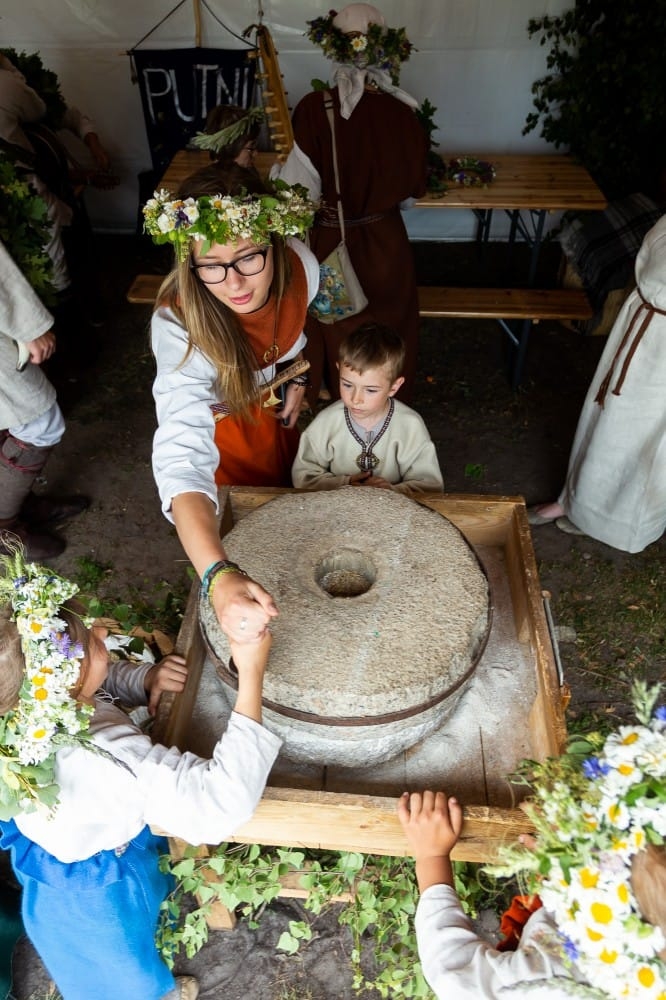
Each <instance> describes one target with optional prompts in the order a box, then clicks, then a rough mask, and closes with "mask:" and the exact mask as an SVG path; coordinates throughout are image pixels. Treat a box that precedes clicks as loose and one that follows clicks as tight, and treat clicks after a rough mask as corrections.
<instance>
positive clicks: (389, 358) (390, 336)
mask: <svg viewBox="0 0 666 1000" xmlns="http://www.w3.org/2000/svg"><path fill="white" fill-rule="evenodd" d="M338 362H339V364H340V368H342V366H343V365H347V367H348V368H351V369H352V371H355V372H358V373H359V375H362V374H363V372H365V371H367V370H368V369H369V368H384V367H385V368H386V369H387V375H388V378H389V382H391V384H393V382H395V380H396V379H397V378H399V377H400V375H401V374H402V370H403V367H404V364H405V345H404V342H403V339H402V337H401V336H400V334H398V333H396V332H395V330H393V329H392V328H391V327H390V326H384V325H383V324H381V323H363V325H362V326H359V327H357V328H356V329H355V330H353V331H352V332H351V333H349V334H347V336H346V337H345V338H344V340H343V341H342V343H341V344H340V349H339V352H338Z"/></svg>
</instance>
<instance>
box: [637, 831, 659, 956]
mask: <svg viewBox="0 0 666 1000" xmlns="http://www.w3.org/2000/svg"><path fill="white" fill-rule="evenodd" d="M631 887H632V889H633V890H634V896H635V897H636V902H637V903H638V908H639V910H640V911H641V913H642V914H643V917H644V919H645V920H647V921H648V923H650V924H654V926H655V927H660V928H661V930H662V932H663V934H664V935H665V936H666V846H665V845H663V844H662V846H661V847H656V846H655V845H654V844H648V846H647V849H646V850H644V851H639V852H638V854H634V857H633V859H632V863H631ZM659 957H660V958H661V959H662V960H663V961H666V948H663V949H662V951H661V952H660V953H659Z"/></svg>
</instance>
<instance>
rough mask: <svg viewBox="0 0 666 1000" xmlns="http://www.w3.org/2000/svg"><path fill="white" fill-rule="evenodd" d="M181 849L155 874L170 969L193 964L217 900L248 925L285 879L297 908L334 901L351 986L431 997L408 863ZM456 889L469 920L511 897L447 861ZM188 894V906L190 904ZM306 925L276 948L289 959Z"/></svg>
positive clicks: (308, 931)
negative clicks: (167, 884) (347, 937)
mask: <svg viewBox="0 0 666 1000" xmlns="http://www.w3.org/2000/svg"><path fill="white" fill-rule="evenodd" d="M198 853H199V852H198V850H197V849H196V848H188V849H187V850H186V852H185V856H184V857H183V858H182V859H180V860H172V859H171V858H170V856H168V855H165V856H163V858H162V860H161V865H162V870H163V871H165V872H170V873H171V874H172V875H173V876H174V878H175V886H174V889H173V891H172V893H171V894H170V895H169V897H168V899H167V900H166V901H165V903H164V904H163V905H162V914H161V921H160V926H159V930H158V935H157V942H158V947H159V948H160V950H161V952H162V955H163V957H164V959H165V961H166V962H167V964H169V965H170V966H173V964H174V961H175V959H176V956H177V955H178V953H179V952H180V950H181V949H183V950H184V951H185V954H186V955H187V957H188V958H192V957H193V956H194V955H195V954H196V953H197V951H198V950H199V949H200V948H201V947H202V946H203V945H204V944H205V943H206V941H207V940H208V925H207V918H208V917H209V916H210V915H211V912H212V909H213V907H214V905H215V904H216V903H218V902H219V903H222V904H223V905H224V906H226V907H227V908H228V909H230V910H237V911H238V912H239V913H240V915H241V916H243V917H244V918H246V919H247V920H248V921H249V924H250V926H251V927H256V926H257V921H258V919H259V917H260V915H261V912H262V911H263V909H264V908H265V906H266V905H268V904H270V903H272V902H273V901H274V900H275V899H277V898H278V896H279V895H280V893H281V890H282V882H283V880H284V879H285V877H286V876H289V875H291V876H293V875H294V874H296V875H297V876H298V879H297V881H298V884H299V886H300V887H301V888H302V889H303V890H305V891H306V892H307V897H306V898H305V900H304V901H303V906H304V908H305V909H306V910H307V911H309V912H310V913H311V914H312V915H313V918H315V920H316V917H317V916H318V915H319V914H321V913H323V912H324V911H325V910H326V909H327V908H328V907H330V906H331V905H332V904H333V903H336V902H339V900H340V899H341V898H342V899H348V900H349V902H347V903H344V904H343V905H342V906H341V909H340V912H339V915H338V921H339V923H340V924H341V925H342V926H346V927H348V928H349V930H350V933H351V937H352V950H351V968H352V983H353V988H354V989H355V990H356V991H357V992H359V993H361V992H363V991H364V990H376V991H377V992H378V993H379V995H380V996H381V997H386V998H393V997H412V998H430V997H432V993H431V991H430V989H429V987H428V985H427V983H426V981H425V979H424V977H423V973H422V971H421V966H420V963H419V959H418V950H417V945H416V934H415V931H414V914H415V912H416V905H417V902H418V895H419V894H418V888H417V882H416V875H415V871H414V862H413V861H412V860H411V859H408V858H392V857H382V856H377V855H363V854H358V853H355V852H321V851H295V850H289V849H282V848H266V847H260V846H258V845H256V844H253V845H250V846H246V845H232V844H222V845H220V846H219V847H218V848H216V849H215V850H213V851H212V853H211V855H210V856H209V857H205V858H201V857H197V856H196V855H197V854H198ZM454 870H455V880H456V890H457V892H458V894H459V896H460V899H461V902H462V905H463V908H464V909H465V910H466V912H467V913H468V914H469V915H470V916H472V917H474V916H476V915H477V913H478V910H479V909H481V908H483V907H485V906H493V907H495V906H497V905H504V903H506V902H508V897H509V895H510V893H509V892H508V890H507V888H506V887H499V886H498V884H497V883H496V882H495V881H494V880H493V879H492V878H491V877H490V876H487V875H485V874H484V873H483V872H482V871H481V869H480V868H479V866H477V865H471V864H464V863H460V862H456V863H455V865H454ZM192 897H195V898H196V903H195V904H194V905H193V904H192ZM313 923H314V921H313V922H308V921H297V920H292V921H290V922H289V925H288V930H286V931H284V932H283V933H282V935H281V936H280V939H279V941H278V943H277V947H278V949H279V950H280V951H283V952H286V953H287V954H289V955H293V954H295V953H296V952H297V951H298V950H299V948H300V947H301V946H302V945H303V944H307V942H308V941H310V940H312V938H313V936H314V931H313ZM366 944H369V946H370V947H371V948H372V954H373V957H374V968H375V976H374V978H373V979H370V978H368V977H367V976H366V974H365V973H364V971H363V968H362V965H361V957H362V953H363V949H364V945H366Z"/></svg>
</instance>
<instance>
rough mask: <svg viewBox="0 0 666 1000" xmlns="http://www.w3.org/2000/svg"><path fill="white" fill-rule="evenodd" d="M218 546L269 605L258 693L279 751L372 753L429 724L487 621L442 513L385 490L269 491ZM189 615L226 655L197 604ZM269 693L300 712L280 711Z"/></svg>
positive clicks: (474, 572)
mask: <svg viewBox="0 0 666 1000" xmlns="http://www.w3.org/2000/svg"><path fill="white" fill-rule="evenodd" d="M225 546H226V549H227V552H228V554H229V556H230V558H232V559H234V560H236V561H237V562H238V563H239V564H240V565H241V566H242V567H243V568H244V569H245V570H247V572H248V573H249V574H250V576H252V577H253V578H254V579H257V580H261V581H262V583H263V585H264V586H265V587H266V588H267V590H268V591H269V592H270V593H271V594H273V596H274V597H275V599H276V601H277V604H278V607H279V608H280V616H279V618H278V619H277V620H276V622H275V624H274V626H272V631H273V633H274V637H275V640H274V644H273V649H272V651H271V667H270V671H269V673H268V674H267V677H266V681H265V685H264V693H265V699H266V701H267V702H269V703H272V705H273V706H275V707H276V711H274V712H267V714H266V722H267V724H268V725H269V726H270V725H271V723H274V725H275V728H276V729H277V731H278V732H279V735H281V736H282V737H283V739H285V742H286V746H285V753H287V754H288V755H290V756H291V757H292V758H294V759H303V760H315V761H316V760H317V759H319V760H324V761H329V762H337V763H341V764H344V763H346V762H349V763H354V762H357V761H358V759H359V753H360V754H361V755H362V758H363V759H368V758H369V759H370V760H374V759H377V760H381V759H386V757H387V756H390V755H392V754H394V753H398V752H399V751H400V750H403V749H405V748H406V747H408V746H411V745H413V744H414V743H416V742H417V741H418V740H420V739H422V738H423V737H424V736H425V735H426V734H427V733H428V732H431V731H432V730H433V729H434V728H436V727H437V726H438V725H440V724H441V722H442V720H443V719H444V718H445V717H446V715H447V714H448V713H449V711H450V707H451V706H449V705H448V704H447V698H448V697H449V695H450V694H453V693H455V694H456V695H457V694H459V693H460V691H461V689H462V686H463V685H464V683H465V682H466V681H467V680H468V678H469V675H470V672H471V670H472V668H473V666H474V664H475V662H476V660H477V658H478V654H479V651H480V649H481V648H482V646H483V643H484V640H485V638H486V635H487V631H488V625H489V595H488V583H487V580H486V577H485V574H484V572H483V570H482V569H481V567H480V565H479V562H478V560H477V557H476V556H475V554H474V552H473V551H472V549H471V548H470V546H469V545H468V543H467V541H466V540H465V539H464V537H463V536H462V534H461V533H460V531H459V530H458V529H457V528H456V527H455V526H454V525H452V524H451V523H450V522H449V521H448V520H446V519H445V518H443V517H442V516H441V515H440V514H437V513H435V512H434V511H432V510H430V509H428V508H426V507H424V506H422V505H421V504H419V503H417V502H416V501H414V500H412V499H410V498H408V497H404V496H402V495H400V494H397V493H392V492H390V491H388V490H373V489H369V488H365V489H363V488H357V487H347V488H344V489H342V490H337V491H335V492H322V493H306V494H287V495H285V496H280V497H277V498H275V499H273V500H271V501H269V502H268V503H266V504H264V505H263V506H261V507H259V508H258V509H257V510H255V511H253V512H252V513H251V514H249V515H248V516H247V517H245V518H244V519H243V520H242V521H240V522H239V523H238V524H237V525H236V526H235V527H234V528H233V530H232V531H231V532H230V533H229V534H228V535H227V536H226V538H225ZM360 591H364V592H360ZM341 593H351V594H352V595H353V596H340V595H341ZM201 618H202V624H203V626H204V632H205V634H206V636H207V638H208V640H209V643H210V645H211V646H212V649H213V650H214V652H215V654H216V655H217V656H218V657H219V659H220V660H221V661H222V663H223V664H225V663H228V660H229V649H228V644H227V641H226V639H225V637H224V635H223V634H222V632H221V630H220V629H219V627H218V625H217V622H216V620H215V618H214V615H213V614H212V612H211V609H210V607H209V606H208V605H206V604H202V607H201ZM433 700H436V701H437V702H438V704H437V705H436V706H433V705H432V702H433ZM281 707H285V708H286V709H288V710H290V711H296V712H298V713H305V714H307V715H308V716H309V718H308V719H306V720H305V721H302V722H299V721H298V720H292V719H291V718H287V716H286V715H285V714H284V713H282V712H281V710H280V709H281ZM395 713H400V715H401V716H402V717H401V718H400V719H399V720H395V719H394V718H393V716H394V715H395ZM407 713H408V717H407V718H405V717H404V716H405V714H407ZM343 721H345V722H346V725H338V724H337V723H340V722H343ZM319 741H322V742H321V745H320V744H319Z"/></svg>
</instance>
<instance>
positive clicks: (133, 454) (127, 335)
mask: <svg viewBox="0 0 666 1000" xmlns="http://www.w3.org/2000/svg"><path fill="white" fill-rule="evenodd" d="M415 253H416V258H417V266H418V270H419V280H420V282H421V283H432V284H447V283H448V284H475V283H486V282H485V281H481V280H479V279H478V277H477V274H478V262H477V260H476V257H475V249H474V248H473V247H470V246H468V245H466V246H462V247H461V246H457V247H452V246H442V245H433V244H417V245H416V246H415ZM488 254H489V255H490V256H491V257H496V256H497V252H496V249H494V248H493V247H490V248H489V249H488ZM497 259H499V258H497ZM557 261H558V254H557V251H556V248H555V247H552V248H550V250H548V249H547V251H546V253H545V254H544V265H543V266H544V268H547V270H546V272H545V274H544V276H543V277H544V280H545V281H554V276H555V272H556V265H557ZM486 265H488V261H486ZM490 266H491V267H492V266H494V263H493V261H492V260H491V261H490ZM95 268H96V271H97V273H99V274H101V275H102V276H103V277H102V279H101V288H100V296H99V306H100V314H101V320H102V325H101V326H99V327H96V328H91V327H85V328H80V327H79V328H77V327H76V326H72V327H71V328H70V329H65V330H63V331H62V334H61V337H60V342H61V350H60V356H59V358H58V360H57V361H56V362H54V364H53V366H52V368H51V377H52V378H53V380H54V382H55V383H56V385H57V388H58V391H59V396H60V400H61V404H62V406H63V409H64V411H65V415H66V417H67V433H66V436H65V438H64V440H63V442H62V444H61V446H60V447H59V449H58V451H57V453H56V454H55V455H54V457H53V458H52V460H51V461H50V463H49V465H48V467H47V470H46V479H47V482H45V483H43V484H42V486H41V488H43V489H48V490H49V491H52V492H68V493H69V492H81V493H86V494H88V495H89V496H90V498H91V506H90V509H89V510H88V511H87V512H86V513H85V514H83V515H82V516H81V517H79V518H78V519H76V520H74V521H72V522H70V523H69V524H67V525H65V526H63V527H62V529H61V531H62V534H63V536H64V537H66V539H67V543H68V545H67V549H66V551H65V553H64V554H63V555H62V556H61V557H60V558H58V559H57V560H55V561H54V563H53V565H54V567H55V568H56V569H57V570H59V571H61V572H62V573H64V574H66V575H68V574H71V575H77V574H80V573H81V572H82V569H84V568H86V567H87V569H88V571H89V570H90V566H91V565H93V566H97V567H103V571H102V573H101V578H100V580H99V582H98V588H99V590H100V592H101V593H102V594H104V595H106V596H108V595H112V596H113V597H114V598H116V599H118V600H121V599H127V598H128V595H129V599H130V600H134V599H135V598H136V596H137V595H141V597H142V599H143V600H145V601H146V602H148V603H149V604H152V605H153V606H162V604H163V602H164V600H165V598H166V597H167V595H168V594H169V593H177V594H181V595H182V594H183V593H185V592H186V591H187V589H188V587H189V581H190V577H189V576H188V573H187V562H186V560H185V559H184V556H183V553H182V550H181V548H180V544H179V542H178V539H177V538H176V535H175V532H174V530H173V529H172V527H171V526H170V525H169V523H168V522H167V521H166V520H165V519H164V517H163V516H162V515H161V513H160V510H159V503H158V498H157V493H156V490H155V486H154V483H153V479H152V474H151V467H150V451H151V438H152V434H153V430H154V412H153V404H152V397H151V393H150V388H151V381H152V375H153V363H152V358H151V355H150V351H149V347H148V322H149V315H150V310H149V308H148V307H142V306H133V305H129V304H128V303H127V302H126V300H125V293H126V291H127V289H128V287H129V285H130V283H131V280H132V278H133V276H134V275H135V274H137V273H140V272H145V271H154V270H159V269H160V259H159V258H158V257H157V255H156V251H155V250H154V248H153V247H152V246H149V245H147V244H146V243H145V242H144V240H143V239H137V238H133V237H125V236H122V237H121V236H114V237H111V236H107V237H98V238H97V247H96V253H95ZM505 339H506V338H505V336H504V334H503V333H502V331H501V329H500V328H499V326H498V325H497V324H495V323H494V322H479V321H453V320H451V321H443V320H442V321H440V320H427V321H424V323H423V329H422V337H421V345H420V352H419V375H418V386H417V392H416V397H415V399H414V400H413V405H414V406H415V408H416V409H417V410H419V412H420V413H421V414H422V416H423V417H424V419H425V420H426V423H427V425H428V427H429V429H430V432H431V435H432V437H433V439H434V441H435V443H436V445H437V450H438V454H439V458H440V464H441V467H442V470H443V474H444V480H445V488H446V490H447V492H451V493H463V494H494V495H508V496H521V497H524V498H525V500H526V502H527V503H528V504H530V503H535V502H538V501H543V500H548V499H551V498H554V497H555V496H556V495H557V492H558V490H559V488H560V486H561V484H562V482H563V479H564V474H565V471H566V466H567V459H568V454H569V448H570V445H571V441H572V438H573V434H574V430H575V426H576V421H577V418H578V413H579V410H580V406H581V403H582V400H583V397H584V395H585V392H586V389H587V386H588V383H589V381H590V378H591V376H592V374H593V372H594V369H595V366H596V363H597V360H598V358H599V355H600V353H601V350H602V348H603V338H599V337H583V336H581V335H580V334H578V333H576V332H574V331H572V330H568V329H566V328H564V327H563V326H561V325H559V324H550V323H544V324H541V325H539V326H536V327H535V328H534V329H533V332H532V338H531V345H530V350H529V355H528V360H527V366H526V370H525V376H524V380H523V383H522V385H521V386H520V388H519V390H518V391H517V392H515V393H514V392H512V391H511V389H510V387H509V384H508V381H507V379H506V375H505V355H506V345H505ZM533 544H534V548H535V552H536V557H537V562H538V565H539V573H540V582H541V585H542V587H544V588H546V589H547V590H548V591H549V592H550V593H551V594H552V608H553V614H554V617H555V621H556V623H557V624H558V625H559V626H560V627H561V632H560V637H561V642H560V654H561V657H562V662H563V668H564V675H565V679H566V680H567V682H568V683H569V684H570V686H571V688H572V691H573V698H572V703H571V708H570V713H569V718H570V729H571V727H572V726H575V725H578V724H579V723H583V722H584V721H585V720H587V719H588V718H590V717H592V718H595V719H596V718H598V717H599V716H600V715H603V714H604V713H605V714H607V715H609V716H610V717H612V718H615V717H617V716H624V715H626V714H627V712H628V679H627V678H628V676H629V675H630V674H631V673H632V672H633V673H634V674H636V673H638V672H642V673H643V674H645V675H646V676H648V677H651V678H653V679H656V678H657V677H660V676H663V675H664V673H665V668H666V656H665V654H664V625H663V622H664V614H663V610H664V608H663V593H664V587H663V572H664V570H663V567H664V565H665V563H666V560H665V559H664V556H665V555H666V540H665V539H664V538H662V539H661V540H660V541H658V542H656V543H655V544H653V545H652V546H650V547H649V549H647V550H646V551H645V552H644V553H641V554H639V555H634V556H629V555H626V554H624V553H620V552H617V551H615V550H613V549H611V548H609V547H607V546H605V545H603V544H601V543H598V542H595V541H593V540H591V539H589V538H585V537H582V538H581V537H572V536H570V535H566V534H563V533H562V532H561V531H559V530H558V529H557V528H556V527H555V526H554V525H548V526H546V527H541V528H537V529H534V531H533ZM641 587H644V588H645V590H644V592H643V591H641V592H640V593H639V590H640V588H641ZM631 608H636V611H635V612H634V611H631V610H628V609H631ZM641 609H642V610H644V611H645V613H646V616H647V617H646V619H645V620H646V622H648V624H646V625H645V628H643V627H642V626H641V625H640V624H638V625H636V619H634V620H632V618H631V616H632V615H638V612H639V610H641ZM585 615H587V616H588V617H587V618H585V617H584V616H585ZM590 615H591V616H592V618H593V619H594V620H595V621H596V622H597V625H598V626H599V628H600V630H601V634H602V639H599V638H598V635H597V634H596V633H594V635H593V633H592V631H591V625H590V623H589V616H590ZM581 616H583V617H581ZM616 625H617V630H618V635H620V634H621V642H620V640H618V643H614V641H613V632H614V629H615V628H616ZM588 634H589V635H590V636H591V638H590V640H589V643H588V644H587V645H586V638H585V636H586V635H588ZM604 636H605V638H604ZM648 639H649V641H648ZM637 650H638V652H637ZM295 915H296V916H295ZM299 916H300V914H299V913H298V904H297V903H287V902H283V901H280V902H278V903H276V904H274V906H272V907H271V908H270V910H269V911H268V912H267V913H266V914H265V916H264V919H263V921H262V923H261V924H260V927H259V929H258V930H257V931H251V930H249V929H248V928H247V927H244V926H239V927H238V928H237V929H236V930H234V931H233V932H231V933H227V932H216V933H215V934H214V935H213V938H212V940H211V942H210V943H209V944H208V945H207V946H206V947H204V949H203V950H202V951H201V952H200V953H199V955H198V956H197V957H196V958H195V959H193V960H192V961H189V962H184V963H183V969H186V970H189V971H193V972H195V974H196V975H197V976H199V978H200V979H201V985H202V993H201V996H202V998H203V1000H221V998H222V997H224V998H225V1000H241V998H243V1000H245V998H247V997H252V998H261V1000H273V998H274V1000H284V998H289V1000H292V998H294V1000H295V998H299V997H300V998H309V1000H333V998H351V997H353V996H354V993H353V991H352V989H351V977H350V975H349V972H348V962H347V956H348V954H349V949H350V947H351V941H350V939H349V937H348V935H347V933H346V932H345V931H343V930H340V929H339V928H338V927H337V925H336V922H335V918H334V915H333V914H331V915H330V916H329V917H327V918H325V919H323V920H320V921H318V925H317V931H318V934H317V937H316V940H315V941H314V942H313V943H311V944H310V945H308V946H307V947H306V948H304V949H303V951H302V952H301V954H299V955H298V956H296V957H294V958H287V957H285V956H281V955H278V954H277V953H276V952H275V950H274V944H275V941H276V940H277V936H278V935H279V933H281V931H282V930H283V929H284V927H285V926H286V923H287V921H288V920H289V919H294V918H296V919H298V918H299ZM14 975H15V988H14V991H15V997H16V1000H29V998H31V997H33V998H34V997H36V996H40V997H41V996H43V995H44V994H45V992H46V986H47V985H48V980H47V979H46V978H45V976H44V972H43V970H42V969H41V967H40V964H39V962H38V961H36V960H35V958H34V955H33V953H32V951H31V949H30V948H29V946H28V945H27V943H26V942H25V941H23V942H22V943H21V945H20V946H19V948H18V949H17V952H16V954H15V961H14Z"/></svg>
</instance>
